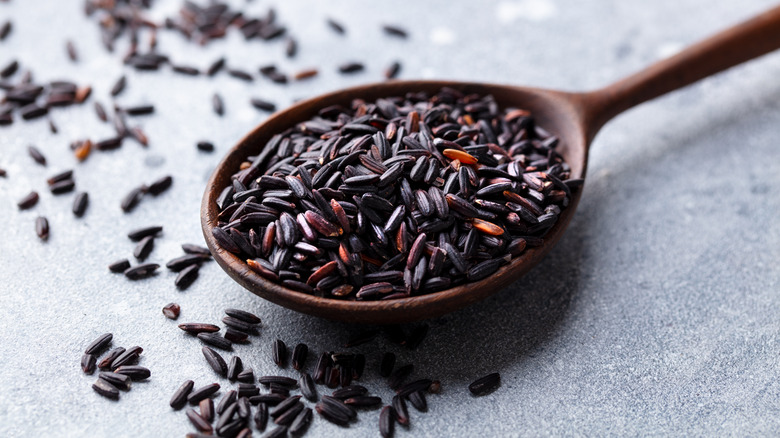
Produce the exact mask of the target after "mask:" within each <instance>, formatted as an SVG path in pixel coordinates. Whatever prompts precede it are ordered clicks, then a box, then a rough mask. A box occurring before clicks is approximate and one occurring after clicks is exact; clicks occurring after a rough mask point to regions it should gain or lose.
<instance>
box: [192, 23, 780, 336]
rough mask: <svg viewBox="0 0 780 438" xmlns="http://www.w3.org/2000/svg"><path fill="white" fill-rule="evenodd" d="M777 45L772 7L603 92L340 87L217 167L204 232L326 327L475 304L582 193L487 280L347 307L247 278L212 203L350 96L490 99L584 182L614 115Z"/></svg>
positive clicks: (253, 287) (230, 265)
mask: <svg viewBox="0 0 780 438" xmlns="http://www.w3.org/2000/svg"><path fill="white" fill-rule="evenodd" d="M778 47H780V7H776V8H774V9H772V10H770V11H767V12H765V13H764V14H761V15H759V16H757V17H756V18H753V19H751V20H749V21H746V22H744V23H742V24H739V25H737V26H735V27H732V28H730V29H728V30H725V31H723V32H721V33H719V34H717V35H715V36H713V37H711V38H709V39H707V40H704V41H702V42H700V43H698V44H696V45H694V46H691V47H689V48H688V49H686V50H684V51H682V52H681V53H679V54H677V55H675V56H673V57H671V58H669V59H666V60H663V61H660V62H658V63H656V64H654V65H652V66H650V67H649V68H647V69H645V70H643V71H640V72H639V73H636V74H634V75H633V76H630V77H628V78H626V79H623V80H621V81H618V82H616V83H614V84H612V85H610V86H608V87H605V88H602V89H599V90H596V91H592V92H586V93H569V92H563V91H555V90H545V89H538V88H526V87H515V86H508V85H491V84H482V83H469V82H448V81H394V82H386V83H379V84H370V85H363V86H359V87H354V88H349V89H344V90H339V91H336V92H333V93H329V94H326V95H322V96H318V97H315V98H312V99H309V100H305V101H302V102H299V103H297V104H295V105H293V106H292V107H290V108H288V109H286V110H284V111H281V112H278V113H276V114H274V115H273V116H271V117H270V118H268V119H267V120H266V121H265V122H263V123H262V124H260V125H259V126H258V127H256V128H255V129H254V130H253V131H252V132H250V133H249V134H248V135H246V136H245V137H244V138H243V139H242V140H241V141H240V142H239V143H238V144H237V145H236V146H235V147H233V148H232V149H231V150H230V152H228V154H227V156H226V157H225V158H224V159H223V160H222V161H221V162H220V163H219V165H218V166H217V168H216V170H215V171H214V173H213V174H212V176H211V178H210V179H209V181H208V184H207V186H206V192H205V194H204V196H203V201H202V205H201V226H202V230H203V235H204V237H205V239H206V244H207V245H208V247H209V249H210V250H211V253H212V255H213V256H214V259H215V260H216V261H217V263H218V264H219V265H220V266H221V267H222V268H223V269H224V270H225V271H226V272H227V273H228V275H230V276H231V277H232V278H233V279H234V280H235V281H236V282H238V283H239V284H240V285H242V286H243V287H245V288H246V289H248V290H249V291H251V292H252V293H254V294H256V295H258V296H260V297H262V298H265V299H267V300H269V301H271V302H274V303H276V304H279V305H282V306H284V307H287V308H290V309H293V310H296V311H299V312H303V313H307V314H311V315H316V316H320V317H323V318H327V319H332V320H340V321H344V322H352V323H367V324H394V323H403V322H411V321H416V320H421V319H427V318H433V317H436V316H440V315H443V314H445V313H449V312H452V311H454V310H457V309H460V308H462V307H465V306H468V305H470V304H473V303H475V302H477V301H480V300H482V299H484V298H486V297H488V296H490V295H492V294H494V293H496V292H498V291H500V290H501V289H503V288H505V287H507V286H508V285H510V284H511V283H513V282H514V281H515V280H517V279H518V278H520V277H522V276H523V275H525V273H527V272H528V271H529V270H530V269H532V268H533V267H534V266H535V265H536V264H538V263H539V262H540V261H541V260H542V259H543V258H544V256H545V255H546V254H547V253H548V252H549V251H550V250H551V249H552V248H553V247H554V246H555V244H556V243H557V242H558V241H559V240H560V239H561V237H562V236H563V234H564V232H565V230H566V228H567V226H568V225H569V222H570V221H571V219H572V217H573V216H574V212H575V210H576V208H577V205H578V203H579V201H580V197H581V195H582V186H580V187H579V188H577V189H575V190H572V197H571V199H570V203H569V205H568V207H567V208H565V209H563V210H562V211H561V214H560V216H559V218H558V221H557V222H556V224H555V225H554V226H553V227H552V228H551V229H550V230H549V232H548V233H547V234H546V235H545V236H544V243H543V244H542V245H541V246H538V247H531V248H528V249H527V250H526V251H525V252H523V253H522V254H521V255H520V256H518V257H515V258H513V259H512V260H511V262H510V263H508V264H507V265H505V266H503V267H501V268H500V269H499V270H498V271H497V272H496V273H494V274H493V275H491V276H489V277H487V278H485V279H483V280H480V281H476V282H471V283H467V284H464V285H460V286H457V287H453V288H450V289H446V290H443V291H440V292H435V293H431V294H427V295H420V296H414V297H408V298H400V299H394V300H387V301H348V300H337V299H332V298H322V297H316V296H313V295H309V294H305V293H302V292H298V291H295V290H292V289H289V288H286V287H284V286H282V285H280V284H277V283H274V282H272V281H269V280H266V279H265V278H263V277H261V276H260V275H258V274H256V273H255V272H254V271H252V270H251V269H250V268H249V266H248V265H247V264H246V263H245V261H244V260H241V259H240V258H238V257H237V256H236V255H234V254H232V253H230V252H229V251H226V250H224V249H223V248H221V247H220V246H219V244H218V243H217V242H216V240H215V239H214V237H213V235H212V233H211V230H212V229H213V228H214V227H216V226H217V216H218V213H219V212H218V209H217V203H216V200H217V197H218V196H219V194H220V192H221V190H222V189H223V188H224V187H226V186H228V185H229V184H230V183H231V176H232V175H233V174H234V173H235V172H236V171H237V170H238V169H239V166H240V164H241V163H242V162H243V161H245V160H246V157H247V156H250V155H257V154H258V153H260V150H261V149H262V147H263V145H265V144H266V143H267V142H268V140H269V139H270V138H271V137H272V136H273V135H274V134H276V133H279V132H282V131H284V130H286V129H288V128H290V127H292V126H294V125H295V124H296V123H298V122H301V121H304V120H308V119H309V118H311V117H313V116H315V115H316V114H317V113H318V111H319V110H320V109H322V108H324V107H327V106H330V105H343V106H349V104H350V102H351V101H352V100H353V99H354V98H361V99H364V100H367V101H373V100H376V99H378V98H384V97H390V96H402V95H404V94H405V93H407V92H427V93H429V94H431V95H432V94H435V93H436V92H438V91H439V90H440V89H441V88H443V87H449V88H454V89H457V90H459V91H461V92H463V93H476V94H479V95H488V94H490V95H493V96H494V98H495V99H496V102H497V103H498V104H499V105H500V106H501V107H503V108H507V107H516V108H523V109H526V110H529V111H530V112H531V114H532V115H533V117H534V119H535V120H536V121H537V123H538V124H539V125H540V126H542V127H544V129H545V130H547V131H549V132H551V133H553V134H554V135H556V136H557V137H558V138H559V139H560V142H559V145H558V147H557V148H556V151H557V152H558V153H560V154H561V156H562V157H563V158H564V160H565V162H566V163H568V164H569V166H570V168H571V172H570V177H571V178H583V179H584V178H585V172H586V168H587V161H588V148H589V146H590V143H591V141H592V140H593V138H594V137H595V135H596V133H597V132H598V131H599V129H600V128H601V127H602V126H603V125H604V124H605V123H606V122H607V121H609V120H610V119H611V118H613V117H614V116H616V115H617V114H619V113H621V112H623V111H625V110H627V109H629V108H631V107H633V106H635V105H637V104H639V103H642V102H645V101H647V100H650V99H653V98H655V97H658V96H660V95H662V94H665V93H667V92H669V91H672V90H675V89H678V88H681V87H683V86H685V85H688V84H691V83H693V82H695V81H697V80H699V79H702V78H704V77H706V76H709V75H712V74H715V73H717V72H720V71H722V70H725V69H727V68H729V67H732V66H734V65H737V64H739V63H742V62H744V61H747V60H749V59H752V58H755V57H758V56H760V55H763V54H765V53H768V52H770V51H772V50H774V49H777V48H778Z"/></svg>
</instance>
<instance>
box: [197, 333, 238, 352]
mask: <svg viewBox="0 0 780 438" xmlns="http://www.w3.org/2000/svg"><path fill="white" fill-rule="evenodd" d="M197 336H198V339H200V340H201V341H203V342H204V343H206V344H209V345H211V346H214V347H217V348H220V349H222V350H232V349H233V344H232V343H231V342H230V341H228V340H227V339H225V338H223V337H222V336H220V335H218V334H216V333H198V335H197ZM203 348H208V347H203ZM209 350H210V349H209ZM205 351H206V350H204V353H203V354H206V353H205Z"/></svg>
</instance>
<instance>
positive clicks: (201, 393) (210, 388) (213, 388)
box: [187, 383, 220, 405]
mask: <svg viewBox="0 0 780 438" xmlns="http://www.w3.org/2000/svg"><path fill="white" fill-rule="evenodd" d="M219 388H220V386H219V383H212V384H209V385H206V386H203V387H201V388H198V389H196V390H195V391H192V392H191V393H190V395H189V396H188V397H187V401H189V402H190V404H192V405H196V404H198V403H200V401H201V400H204V399H207V398H209V397H211V396H212V395H214V394H216V393H217V391H219Z"/></svg>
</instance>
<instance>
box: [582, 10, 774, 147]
mask: <svg viewBox="0 0 780 438" xmlns="http://www.w3.org/2000/svg"><path fill="white" fill-rule="evenodd" d="M778 48H780V6H777V7H774V8H772V9H770V10H768V11H766V12H764V13H762V14H760V15H758V16H756V17H754V18H752V19H750V20H748V21H745V22H742V23H740V24H738V25H736V26H734V27H731V28H729V29H726V30H724V31H722V32H720V33H717V34H715V35H713V36H711V37H710V38H707V39H705V40H704V41H701V42H699V43H697V44H694V45H692V46H690V47H688V48H686V49H685V50H683V51H682V52H680V53H677V54H676V55H674V56H672V57H670V58H667V59H664V60H661V61H659V62H656V63H655V64H653V65H651V66H649V67H647V68H646V69H644V70H641V71H639V72H637V73H635V74H633V75H631V76H629V77H627V78H625V79H622V80H620V81H618V82H615V83H614V84H611V85H609V86H607V87H604V88H602V89H599V90H596V91H592V92H589V93H585V94H583V95H582V97H583V103H584V107H585V108H588V110H587V111H586V116H588V118H589V122H590V123H588V125H589V126H591V131H590V132H589V137H590V138H589V140H590V139H592V138H593V137H594V136H595V135H596V133H597V132H598V130H599V129H600V128H601V127H602V126H603V125H604V124H605V123H606V122H608V121H609V120H610V119H612V118H613V117H615V116H616V115H618V114H620V113H622V112H623V111H626V110H627V109H629V108H632V107H634V106H636V105H639V104H640V103H642V102H645V101H648V100H650V99H654V98H656V97H658V96H661V95H663V94H666V93H668V92H670V91H674V90H676V89H678V88H682V87H684V86H686V85H689V84H691V83H693V82H696V81H698V80H699V79H703V78H705V77H707V76H710V75H713V74H715V73H718V72H720V71H722V70H725V69H727V68H729V67H733V66H735V65H737V64H741V63H743V62H745V61H748V60H750V59H753V58H756V57H759V56H761V55H764V54H766V53H769V52H771V51H773V50H775V49H778Z"/></svg>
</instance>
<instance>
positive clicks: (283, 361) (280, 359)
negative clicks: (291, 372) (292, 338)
mask: <svg viewBox="0 0 780 438" xmlns="http://www.w3.org/2000/svg"><path fill="white" fill-rule="evenodd" d="M272 353H273V354H272V356H273V360H274V363H275V364H276V366H278V367H279V368H284V367H285V366H287V346H286V345H285V344H284V341H282V340H281V339H277V340H276V341H275V342H274V344H273V351H272Z"/></svg>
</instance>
